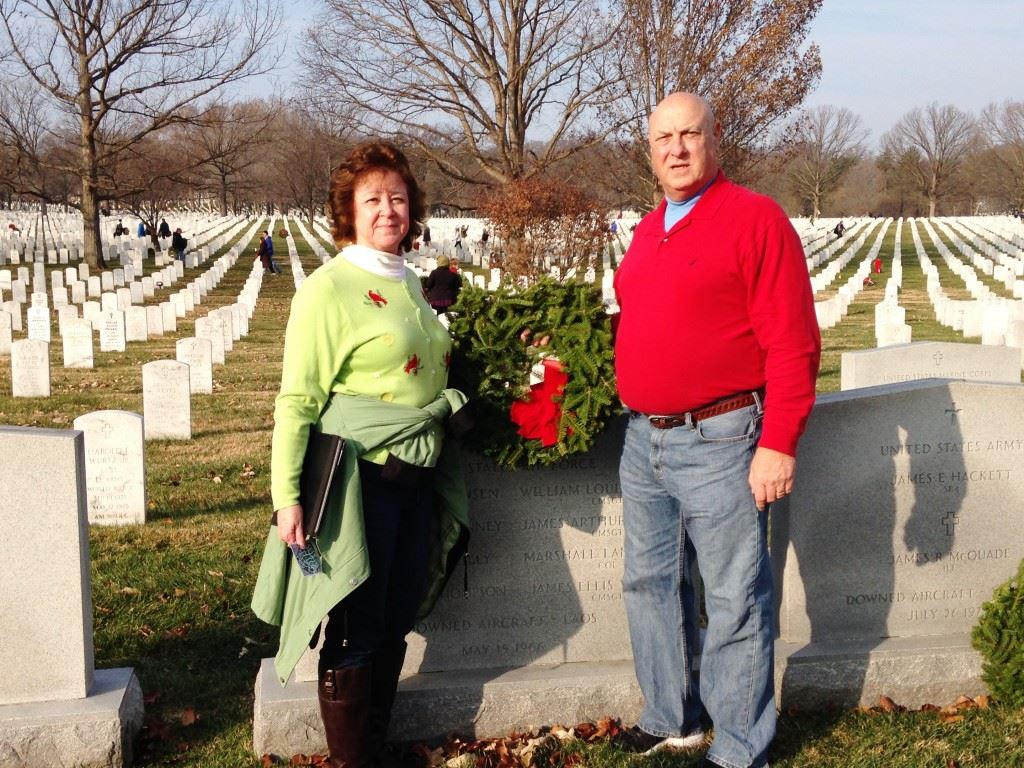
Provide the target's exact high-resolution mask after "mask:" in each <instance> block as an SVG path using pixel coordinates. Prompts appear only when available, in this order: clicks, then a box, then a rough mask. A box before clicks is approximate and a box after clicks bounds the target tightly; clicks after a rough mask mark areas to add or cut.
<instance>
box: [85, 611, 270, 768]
mask: <svg viewBox="0 0 1024 768" xmlns="http://www.w3.org/2000/svg"><path fill="white" fill-rule="evenodd" d="M252 641H255V642H252ZM276 642H277V633H276V631H275V630H274V629H273V628H272V627H269V626H267V625H265V624H263V623H261V622H260V621H258V620H257V619H256V618H255V617H253V616H251V614H250V615H248V616H244V617H242V616H240V617H239V618H238V619H235V620H234V621H232V622H230V623H228V622H226V621H219V622H217V623H215V624H213V625H210V626H207V627H204V628H201V629H196V630H193V631H190V632H189V633H188V634H186V635H185V636H183V637H178V636H175V635H174V634H173V632H171V631H168V632H165V633H164V634H163V636H162V637H161V639H160V640H158V641H157V642H155V643H147V644H146V647H145V650H144V651H143V652H140V653H138V654H135V655H132V656H129V657H125V658H110V659H106V658H104V659H98V660H97V666H101V667H106V668H111V667H126V666H127V667H134V669H135V674H136V676H137V677H138V679H139V682H140V684H141V686H142V690H143V694H144V696H145V699H146V713H145V721H144V722H145V726H144V727H143V730H142V732H141V733H140V734H139V735H138V737H137V738H136V744H135V750H134V754H135V755H136V760H135V765H136V766H155V765H165V764H168V763H174V764H177V765H203V764H204V763H203V758H201V757H200V756H199V755H195V756H193V757H192V758H191V759H190V758H188V757H186V755H185V754H184V753H186V752H188V751H189V750H191V749H192V748H195V747H201V746H203V745H219V746H218V747H217V748H218V749H223V748H224V747H225V745H226V744H231V747H232V749H231V751H232V752H233V753H234V754H235V755H236V756H237V757H239V758H241V757H242V756H244V755H246V754H247V753H248V755H249V756H251V758H252V761H253V764H255V763H256V760H257V756H256V755H253V754H252V753H251V749H252V716H253V687H254V685H255V681H256V673H257V670H258V668H259V664H260V660H261V659H262V658H264V657H265V656H272V655H273V654H274V652H275V651H276Z"/></svg>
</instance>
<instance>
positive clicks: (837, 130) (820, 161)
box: [789, 104, 868, 220]
mask: <svg viewBox="0 0 1024 768" xmlns="http://www.w3.org/2000/svg"><path fill="white" fill-rule="evenodd" d="M867 136H868V130H867V129H866V128H864V127H863V124H862V122H861V119H860V117H859V116H858V115H855V114H854V113H853V112H851V111H850V110H848V109H846V108H845V107H834V106H832V105H830V104H826V105H824V106H820V107H816V108H814V109H811V110H807V111H805V112H804V114H803V119H802V120H800V121H799V122H798V123H797V131H796V139H797V142H798V143H797V146H796V148H795V152H794V157H793V162H792V164H791V165H790V168H789V182H790V186H791V187H792V188H793V191H794V192H796V194H797V195H798V196H799V198H800V200H801V201H802V202H803V203H804V204H805V205H806V206H807V209H808V212H809V213H810V215H811V219H812V220H815V219H817V218H818V217H819V216H820V215H821V206H822V202H823V201H824V199H825V197H826V196H827V195H829V194H830V193H831V192H832V191H834V190H835V188H836V187H837V186H838V185H839V182H840V180H841V179H842V178H843V175H844V174H845V173H846V172H847V171H848V170H849V169H850V168H851V167H852V166H853V165H854V164H855V163H856V162H857V161H858V160H860V158H861V157H863V155H864V140H865V139H866V138H867Z"/></svg>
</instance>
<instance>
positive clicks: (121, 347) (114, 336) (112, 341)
mask: <svg viewBox="0 0 1024 768" xmlns="http://www.w3.org/2000/svg"><path fill="white" fill-rule="evenodd" d="M99 331H100V352H124V351H125V349H126V345H125V335H124V312H121V311H117V310H115V311H113V312H101V313H100V324H99Z"/></svg>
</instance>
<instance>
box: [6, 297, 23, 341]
mask: <svg viewBox="0 0 1024 768" xmlns="http://www.w3.org/2000/svg"><path fill="white" fill-rule="evenodd" d="M0 308H2V309H3V311H4V312H6V313H7V314H8V315H10V317H11V329H12V330H14V331H16V332H17V333H21V332H22V331H23V330H24V327H23V326H22V324H21V302H20V301H5V302H3V304H2V305H0Z"/></svg>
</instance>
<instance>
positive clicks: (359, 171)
mask: <svg viewBox="0 0 1024 768" xmlns="http://www.w3.org/2000/svg"><path fill="white" fill-rule="evenodd" d="M377 171H394V172H395V173H397V174H398V175H399V176H401V177H402V180H403V181H404V182H405V186H406V190H407V192H408V194H409V231H408V232H406V233H405V237H404V238H403V239H402V242H401V246H402V249H403V250H406V251H409V250H412V242H413V240H415V239H416V238H417V237H419V235H420V232H421V231H422V227H421V224H420V222H422V221H423V219H424V217H425V215H426V209H427V205H426V201H425V199H424V195H423V190H422V189H420V185H419V184H417V183H416V178H415V177H414V176H413V175H412V170H411V169H410V168H409V161H408V159H406V157H405V154H404V153H403V152H402V150H400V149H399V148H398V147H396V146H395V145H394V144H392V143H391V142H388V141H383V140H380V139H377V140H374V141H367V142H365V143H363V144H360V145H359V146H357V147H356V148H355V149H353V150H352V151H351V152H349V154H348V157H346V158H345V159H344V160H342V162H341V164H340V165H338V167H337V168H335V169H334V170H333V171H332V172H331V187H330V192H329V193H328V195H327V210H328V211H329V212H330V215H331V235H332V236H333V237H334V244H335V245H336V246H338V247H339V248H341V247H342V246H344V245H345V244H347V243H352V242H355V236H356V231H355V208H354V206H353V202H352V201H353V197H354V193H355V188H356V184H358V183H359V181H360V180H361V179H362V178H363V177H365V176H366V175H367V174H370V173H374V172H377Z"/></svg>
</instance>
